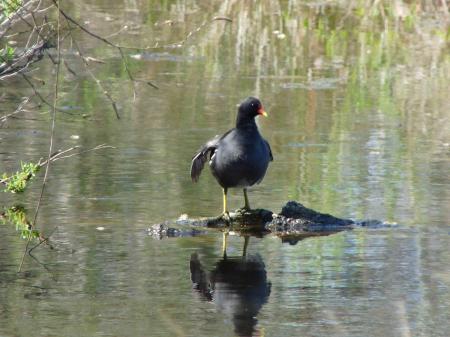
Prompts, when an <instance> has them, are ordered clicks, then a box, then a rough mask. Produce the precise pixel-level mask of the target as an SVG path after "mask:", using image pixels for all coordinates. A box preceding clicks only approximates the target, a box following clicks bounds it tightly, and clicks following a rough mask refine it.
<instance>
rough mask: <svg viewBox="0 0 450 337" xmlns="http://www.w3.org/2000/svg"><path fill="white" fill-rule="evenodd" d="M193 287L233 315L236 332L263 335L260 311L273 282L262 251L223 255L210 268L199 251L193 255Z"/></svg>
mask: <svg viewBox="0 0 450 337" xmlns="http://www.w3.org/2000/svg"><path fill="white" fill-rule="evenodd" d="M190 270H191V281H192V284H193V288H194V289H195V290H196V291H198V292H199V294H200V295H201V296H202V297H203V298H204V299H206V300H207V301H209V302H213V303H214V304H215V305H216V307H217V309H218V310H219V311H220V312H222V313H224V314H225V315H226V316H228V317H229V318H231V320H232V321H233V325H234V331H235V333H236V334H237V336H245V337H248V336H261V335H262V334H261V331H260V330H259V329H258V328H257V323H258V320H257V318H256V317H257V315H258V313H259V311H260V310H261V308H262V307H263V305H264V304H265V303H267V301H268V299H269V296H270V292H271V288H272V283H271V282H270V281H269V280H268V278H267V272H266V266H265V264H264V261H263V259H262V257H261V256H260V255H259V254H256V255H248V256H244V257H231V258H230V257H223V258H222V259H221V260H219V261H217V263H216V264H215V266H214V269H213V270H211V271H208V270H207V269H206V268H205V267H204V265H203V264H202V263H201V261H200V258H199V256H198V254H197V253H193V254H192V255H191V260H190Z"/></svg>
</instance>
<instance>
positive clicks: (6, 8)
mask: <svg viewBox="0 0 450 337" xmlns="http://www.w3.org/2000/svg"><path fill="white" fill-rule="evenodd" d="M22 3H23V2H22V0H0V9H1V16H6V17H9V16H10V15H11V14H14V13H15V12H16V11H17V10H18V9H19V8H20V7H22Z"/></svg>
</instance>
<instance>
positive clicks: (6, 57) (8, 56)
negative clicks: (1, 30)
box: [0, 43, 15, 63]
mask: <svg viewBox="0 0 450 337" xmlns="http://www.w3.org/2000/svg"><path fill="white" fill-rule="evenodd" d="M14 53H15V48H13V47H11V46H10V45H9V44H8V43H7V44H6V45H5V46H4V47H3V48H2V49H0V59H1V61H2V62H6V63H10V62H12V61H13V60H14Z"/></svg>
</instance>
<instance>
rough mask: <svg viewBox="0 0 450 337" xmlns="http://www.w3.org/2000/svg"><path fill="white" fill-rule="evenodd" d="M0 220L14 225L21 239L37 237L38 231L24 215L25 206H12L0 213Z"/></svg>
mask: <svg viewBox="0 0 450 337" xmlns="http://www.w3.org/2000/svg"><path fill="white" fill-rule="evenodd" d="M0 220H1V221H2V222H3V223H7V222H9V223H11V224H14V225H15V226H16V231H18V232H19V233H20V235H21V237H22V238H23V239H27V240H28V239H36V238H39V231H38V230H36V229H33V228H32V226H31V224H30V223H29V221H28V220H27V217H26V212H25V208H24V207H23V206H13V207H10V208H8V209H7V210H5V211H4V212H3V213H1V214H0Z"/></svg>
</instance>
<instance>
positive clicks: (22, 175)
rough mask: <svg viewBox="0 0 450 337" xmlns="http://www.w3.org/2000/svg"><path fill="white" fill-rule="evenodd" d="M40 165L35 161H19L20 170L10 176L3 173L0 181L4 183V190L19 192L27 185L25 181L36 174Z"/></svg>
mask: <svg viewBox="0 0 450 337" xmlns="http://www.w3.org/2000/svg"><path fill="white" fill-rule="evenodd" d="M39 169H40V166H39V165H38V164H35V163H21V164H20V170H19V171H17V172H16V173H14V174H13V175H11V176H8V174H6V173H3V176H2V179H1V180H0V182H2V183H3V184H5V191H9V192H12V193H21V192H23V191H24V190H25V188H26V187H27V183H28V182H29V181H30V180H31V179H32V178H33V177H34V176H35V175H36V173H37V172H38V171H39Z"/></svg>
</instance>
